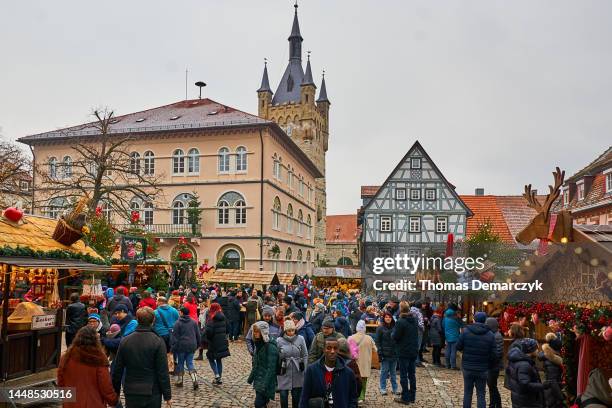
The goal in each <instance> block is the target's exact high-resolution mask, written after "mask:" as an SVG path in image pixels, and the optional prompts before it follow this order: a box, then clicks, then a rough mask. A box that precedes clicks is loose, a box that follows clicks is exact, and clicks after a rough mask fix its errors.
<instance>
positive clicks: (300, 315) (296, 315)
mask: <svg viewBox="0 0 612 408" xmlns="http://www.w3.org/2000/svg"><path fill="white" fill-rule="evenodd" d="M292 317H293V318H294V319H295V320H302V319H303V318H304V314H303V313H302V312H293V314H292Z"/></svg>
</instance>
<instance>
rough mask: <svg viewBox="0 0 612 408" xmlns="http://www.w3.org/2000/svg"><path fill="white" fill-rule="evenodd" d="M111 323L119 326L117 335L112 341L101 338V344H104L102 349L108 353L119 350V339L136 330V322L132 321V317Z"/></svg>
mask: <svg viewBox="0 0 612 408" xmlns="http://www.w3.org/2000/svg"><path fill="white" fill-rule="evenodd" d="M111 322H112V323H116V324H118V325H119V327H120V331H119V334H118V335H116V336H115V337H114V338H112V339H111V338H108V337H103V338H102V344H104V347H106V348H107V349H109V350H110V351H116V350H117V349H118V348H119V344H120V343H121V339H122V338H124V337H127V336H128V335H130V334H132V333H134V331H136V328H137V327H138V322H137V321H136V319H134V317H133V316H132V315H127V316H125V317H124V318H123V319H121V320H116V319H112V320H111Z"/></svg>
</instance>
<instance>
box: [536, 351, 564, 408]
mask: <svg viewBox="0 0 612 408" xmlns="http://www.w3.org/2000/svg"><path fill="white" fill-rule="evenodd" d="M538 358H539V359H540V360H541V361H543V362H544V375H545V381H544V383H545V384H548V386H549V388H547V389H544V402H545V403H544V406H545V407H546V408H563V407H564V406H565V405H564V401H565V396H564V395H563V391H561V388H562V386H561V383H562V381H563V358H561V356H560V355H559V354H557V353H556V352H555V351H554V350H553V349H552V347H550V346H549V345H548V344H546V343H544V344H542V352H541V353H539V354H538Z"/></svg>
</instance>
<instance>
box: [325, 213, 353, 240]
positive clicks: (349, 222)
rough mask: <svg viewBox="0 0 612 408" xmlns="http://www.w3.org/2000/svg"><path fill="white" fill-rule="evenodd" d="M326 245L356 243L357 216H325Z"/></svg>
mask: <svg viewBox="0 0 612 408" xmlns="http://www.w3.org/2000/svg"><path fill="white" fill-rule="evenodd" d="M325 241H326V242H327V243H332V244H333V243H338V244H339V243H356V242H357V215H356V214H347V215H328V216H327V237H326V239H325Z"/></svg>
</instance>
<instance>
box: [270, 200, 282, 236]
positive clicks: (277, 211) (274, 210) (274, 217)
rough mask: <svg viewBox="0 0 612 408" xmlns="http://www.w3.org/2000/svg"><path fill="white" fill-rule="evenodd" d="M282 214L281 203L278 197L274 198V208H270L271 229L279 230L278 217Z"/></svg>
mask: <svg viewBox="0 0 612 408" xmlns="http://www.w3.org/2000/svg"><path fill="white" fill-rule="evenodd" d="M281 212H282V208H281V202H280V199H279V198H278V197H274V206H273V207H272V228H273V229H275V230H280V215H281Z"/></svg>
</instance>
